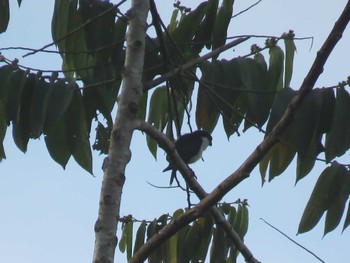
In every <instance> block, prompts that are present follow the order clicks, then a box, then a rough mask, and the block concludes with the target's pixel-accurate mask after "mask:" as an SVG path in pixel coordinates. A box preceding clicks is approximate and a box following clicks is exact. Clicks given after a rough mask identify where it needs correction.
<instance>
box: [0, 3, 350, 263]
mask: <svg viewBox="0 0 350 263" xmlns="http://www.w3.org/2000/svg"><path fill="white" fill-rule="evenodd" d="M10 2H11V21H10V25H9V28H8V30H7V32H6V33H4V34H1V35H0V47H8V46H22V47H32V48H39V47H42V46H44V45H45V44H47V43H49V42H51V41H52V40H51V35H50V28H51V25H50V23H51V22H50V21H51V15H52V10H53V2H54V1H52V0H50V1H46V0H36V1H35V0H24V1H23V3H22V7H21V8H17V5H16V3H17V1H14V0H12V1H10ZM156 2H161V5H159V7H158V10H159V12H160V14H161V15H162V16H163V17H164V20H165V21H166V22H165V23H166V24H167V21H168V20H167V19H168V17H169V15H170V11H169V10H171V5H172V1H156ZM182 2H183V4H185V5H187V4H188V5H189V3H199V2H200V1H193V0H192V1H188V0H183V1H182ZM252 3H254V1H242V0H237V1H236V4H235V6H234V10H235V11H236V12H238V11H240V10H242V9H244V8H245V7H247V6H249V5H250V4H252ZM345 4H346V1H344V0H342V1H340V0H339V1H334V2H330V1H316V0H310V1H302V0H297V1H281V0H263V1H262V2H261V3H260V4H259V5H258V6H257V7H255V8H254V9H252V10H251V11H249V12H248V13H245V14H244V15H241V16H240V17H237V18H236V19H234V21H233V23H232V25H231V28H230V35H239V34H264V35H276V36H279V35H281V34H282V33H283V32H286V31H288V30H289V29H293V30H294V31H295V33H296V35H297V36H298V37H304V36H313V37H314V43H313V46H312V47H311V49H310V45H311V43H310V41H298V42H297V43H296V44H297V49H298V53H297V54H296V58H295V73H294V75H293V81H292V87H293V88H298V86H299V85H300V83H301V81H302V79H303V78H304V76H305V75H306V73H307V70H308V68H309V66H310V65H311V63H312V61H313V59H314V57H315V54H316V52H317V50H318V49H319V48H320V46H321V45H322V42H323V41H324V39H325V38H326V36H327V35H328V33H329V31H330V29H331V27H332V26H333V24H334V22H335V19H336V18H337V17H338V15H339V14H340V12H341V10H342V8H343V7H344V6H345ZM254 42H257V43H259V44H260V45H261V46H262V45H263V42H264V41H263V40H254V41H252V42H251V43H254ZM349 42H350V28H348V30H347V31H346V32H345V34H344V38H343V39H342V40H341V42H340V43H339V44H338V46H337V47H336V49H335V51H334V52H333V55H332V56H331V57H330V59H329V61H328V63H327V65H326V67H325V71H324V74H323V75H322V77H321V78H320V81H319V82H318V85H319V86H328V85H334V84H336V83H338V81H341V80H344V79H346V78H347V76H348V75H350V74H349V66H348V65H349V58H350V55H349V53H348V46H349ZM251 43H250V44H251ZM250 44H249V45H250ZM249 45H245V46H242V47H239V48H236V50H235V52H234V53H233V55H234V56H237V55H244V54H246V53H247V52H248V51H249V48H250V46H249ZM232 52H233V51H232V50H231V51H228V52H227V54H229V55H231V54H232ZM2 53H3V55H5V56H6V57H7V58H9V59H14V58H18V59H19V60H20V62H19V63H20V64H23V65H26V66H31V67H35V68H42V69H59V68H60V59H59V57H58V56H55V55H50V54H37V55H35V56H30V57H27V58H25V59H23V58H21V56H22V55H23V54H24V53H25V52H22V51H13V52H10V51H3V52H2ZM186 131H188V130H184V132H186ZM213 138H214V139H213V146H212V147H211V148H208V149H207V150H206V152H205V153H204V159H205V162H201V161H200V162H198V163H196V164H194V165H193V166H192V168H193V169H194V170H195V172H196V174H197V175H198V180H199V181H200V183H202V185H203V186H204V188H205V189H207V191H210V190H211V189H213V188H214V187H215V185H216V184H217V183H219V182H221V181H222V180H223V179H224V178H225V177H226V176H227V175H229V174H230V173H231V172H233V171H234V170H235V168H237V167H238V166H239V165H240V164H241V163H242V161H243V160H244V159H245V158H246V157H247V156H248V155H249V154H250V153H251V151H252V150H253V149H254V148H255V147H256V144H257V143H258V142H260V141H261V139H262V134H258V133H257V131H255V130H249V131H248V132H247V133H246V134H243V135H242V136H241V137H237V136H232V137H231V139H230V141H229V142H228V141H227V139H226V135H225V134H224V132H223V130H222V128H221V125H219V127H218V128H217V129H216V130H215V131H214V133H213ZM4 146H5V150H6V154H7V159H6V160H4V161H3V162H2V163H0V209H1V211H2V213H1V216H0V231H1V235H0V252H1V253H0V261H1V262H6V263H12V262H21V263H47V262H50V263H56V262H57V263H58V262H67V263H70V262H90V261H91V258H92V252H93V245H94V232H93V226H94V223H95V220H96V217H97V209H98V207H97V205H98V199H99V192H100V186H101V178H102V171H101V169H100V167H101V164H102V159H103V157H101V156H98V155H97V154H96V153H95V154H94V174H95V176H96V177H95V178H94V177H92V176H91V175H89V174H88V173H86V172H85V171H84V170H83V169H81V168H80V167H78V166H77V165H76V164H75V162H74V161H73V160H70V162H69V164H68V165H67V168H66V170H65V171H64V170H62V168H61V167H60V166H59V165H58V164H56V163H55V162H54V161H53V160H51V159H50V157H49V155H48V153H47V150H46V148H45V144H44V141H43V139H40V140H36V141H30V143H29V146H28V152H27V154H25V155H24V154H23V153H21V152H20V151H19V150H18V149H17V148H16V147H15V146H14V143H13V140H12V136H11V128H9V129H8V131H7V135H6V139H5V143H4ZM131 150H132V160H131V162H130V163H129V165H128V167H127V171H126V178H127V179H126V183H125V187H124V191H123V200H122V208H121V214H122V215H127V214H132V215H133V216H134V217H136V218H138V219H148V220H151V219H153V218H155V217H158V216H159V215H161V214H163V213H172V212H173V211H174V210H175V209H177V208H179V207H185V206H186V196H185V194H184V193H183V192H181V191H180V190H174V189H172V190H161V189H155V188H152V187H151V186H149V185H148V184H147V182H151V183H153V184H156V185H162V186H166V185H167V184H168V182H169V181H168V180H169V177H168V175H165V174H163V173H162V172H161V171H162V170H163V168H164V167H165V166H166V162H165V157H164V155H163V153H162V152H161V151H159V154H158V160H157V161H155V160H154V159H153V158H152V156H151V154H150V153H149V152H148V150H147V147H146V144H145V139H144V137H143V136H142V135H141V134H140V133H139V132H135V138H134V141H133V143H132V147H131ZM347 162H348V161H347ZM323 169H324V165H323V164H319V165H317V168H316V169H315V170H314V171H313V172H312V173H311V174H310V175H309V176H308V177H306V178H305V179H304V180H302V181H301V182H299V183H298V185H297V186H296V187H294V182H295V166H294V165H292V166H291V167H290V168H289V169H288V170H287V171H286V172H285V173H284V174H283V175H281V176H280V177H279V178H276V179H275V180H274V181H273V182H272V183H267V184H265V186H264V187H263V188H261V181H260V175H259V172H258V170H257V169H255V170H254V172H253V173H252V174H251V177H250V178H249V179H247V180H246V181H244V182H243V183H242V184H241V185H239V186H238V187H237V188H236V189H234V190H232V191H231V192H230V193H229V194H228V195H227V196H226V197H225V199H224V200H225V201H227V202H232V201H235V200H236V199H238V198H241V199H244V198H246V199H248V202H249V204H250V208H249V213H250V225H249V231H248V234H247V236H246V244H247V246H248V247H249V248H250V249H251V251H252V252H253V254H254V255H255V257H256V258H258V259H259V260H260V261H262V262H265V263H266V262H269V263H271V262H272V263H275V262H276V263H277V262H284V263H292V262H293V263H294V262H310V263H313V262H319V261H318V260H316V259H315V258H314V257H312V256H311V255H310V254H307V253H306V252H305V251H303V250H301V249H300V248H298V247H297V246H295V245H294V244H292V243H291V242H290V241H288V240H287V239H286V238H284V237H283V236H281V235H280V234H278V233H277V232H275V231H274V230H273V229H271V228H269V227H268V226H267V225H265V224H264V223H263V222H262V221H261V220H260V219H259V218H264V219H265V220H267V221H269V222H270V223H271V224H273V225H275V226H276V227H278V228H279V229H281V230H282V231H284V232H285V233H286V234H288V235H290V236H291V237H293V238H294V239H295V240H296V241H297V242H300V243H301V244H303V245H304V246H306V247H307V248H308V249H310V250H311V251H313V252H314V253H316V254H317V255H318V256H319V257H321V258H322V259H323V260H325V262H345V261H346V259H347V260H348V259H349V258H350V250H349V249H348V245H349V243H350V232H349V230H346V231H345V232H344V233H343V234H341V228H338V229H336V230H335V231H334V232H332V233H330V234H328V235H327V236H326V237H325V238H323V239H322V236H323V222H324V221H323V220H322V222H321V224H319V225H318V226H317V227H316V228H315V229H314V230H313V231H311V232H309V233H306V234H303V235H298V236H295V234H296V232H297V227H298V223H299V220H300V217H301V214H302V211H303V209H304V207H305V204H306V202H307V200H308V198H309V196H310V193H311V191H312V187H313V185H314V183H315V180H316V179H317V177H318V175H319V173H320V171H322V170H323ZM119 233H120V231H119ZM116 258H117V259H119V261H118V262H125V261H126V260H125V256H124V255H120V253H119V250H117V256H116ZM243 261H244V260H243V259H242V258H240V260H239V262H243Z"/></svg>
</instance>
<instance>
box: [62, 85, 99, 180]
mask: <svg viewBox="0 0 350 263" xmlns="http://www.w3.org/2000/svg"><path fill="white" fill-rule="evenodd" d="M65 125H66V129H67V138H68V144H69V146H70V148H71V153H72V155H73V157H74V159H75V160H76V162H77V163H78V164H79V165H80V166H81V167H82V168H84V169H85V170H86V171H88V172H89V173H91V174H92V155H91V147H90V142H89V134H88V130H87V127H86V117H85V112H84V107H83V101H82V96H81V94H80V91H79V89H78V88H77V87H75V88H74V92H73V97H72V100H71V103H70V105H69V107H68V109H67V111H66V113H65Z"/></svg>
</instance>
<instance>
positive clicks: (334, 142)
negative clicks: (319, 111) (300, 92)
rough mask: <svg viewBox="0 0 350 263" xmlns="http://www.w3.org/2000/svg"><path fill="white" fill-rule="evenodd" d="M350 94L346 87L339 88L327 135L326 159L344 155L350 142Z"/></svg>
mask: <svg viewBox="0 0 350 263" xmlns="http://www.w3.org/2000/svg"><path fill="white" fill-rule="evenodd" d="M347 120H350V96H349V93H348V92H347V91H346V90H345V89H344V88H338V89H337V97H336V100H335V109H334V115H333V121H332V125H331V130H330V131H329V133H327V136H326V145H325V147H326V160H327V161H330V160H332V159H333V158H334V157H336V156H341V155H343V154H344V153H345V152H346V150H347V149H348V148H349V144H350V122H349V121H347Z"/></svg>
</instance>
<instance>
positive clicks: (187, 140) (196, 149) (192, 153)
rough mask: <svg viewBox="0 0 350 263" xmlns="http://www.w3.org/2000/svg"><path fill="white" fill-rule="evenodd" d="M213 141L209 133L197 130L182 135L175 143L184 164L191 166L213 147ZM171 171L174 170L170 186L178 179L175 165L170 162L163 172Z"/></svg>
mask: <svg viewBox="0 0 350 263" xmlns="http://www.w3.org/2000/svg"><path fill="white" fill-rule="evenodd" d="M212 140H213V138H212V136H211V135H210V133H209V132H207V131H204V130H197V131H194V132H191V133H186V134H183V135H181V136H180V137H179V138H178V139H177V140H176V141H175V148H176V151H177V153H178V154H179V156H180V157H181V159H182V160H183V161H184V163H186V164H191V163H194V162H196V161H198V160H199V159H200V158H201V157H202V153H203V151H204V150H205V149H206V148H207V147H208V146H211V145H212ZM167 160H168V157H167ZM168 161H169V160H168ZM170 170H172V172H171V177H170V185H172V183H173V181H174V179H175V177H176V170H177V169H176V167H175V165H174V164H172V163H171V162H170V161H169V165H168V166H167V167H166V168H165V169H164V170H163V172H166V171H170Z"/></svg>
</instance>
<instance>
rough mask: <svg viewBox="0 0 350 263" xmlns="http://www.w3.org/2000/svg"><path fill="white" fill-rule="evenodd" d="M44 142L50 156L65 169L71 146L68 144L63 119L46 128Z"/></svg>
mask: <svg viewBox="0 0 350 263" xmlns="http://www.w3.org/2000/svg"><path fill="white" fill-rule="evenodd" d="M45 143H46V148H47V150H48V151H49V154H50V156H51V158H52V159H53V160H54V161H55V162H57V163H58V164H60V165H61V166H62V167H63V169H65V168H66V165H67V163H68V160H69V158H70V156H71V148H70V146H69V144H68V138H67V128H66V124H65V123H64V121H63V119H61V120H60V121H57V122H55V124H54V125H51V126H50V128H49V129H47V130H46V135H45Z"/></svg>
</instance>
